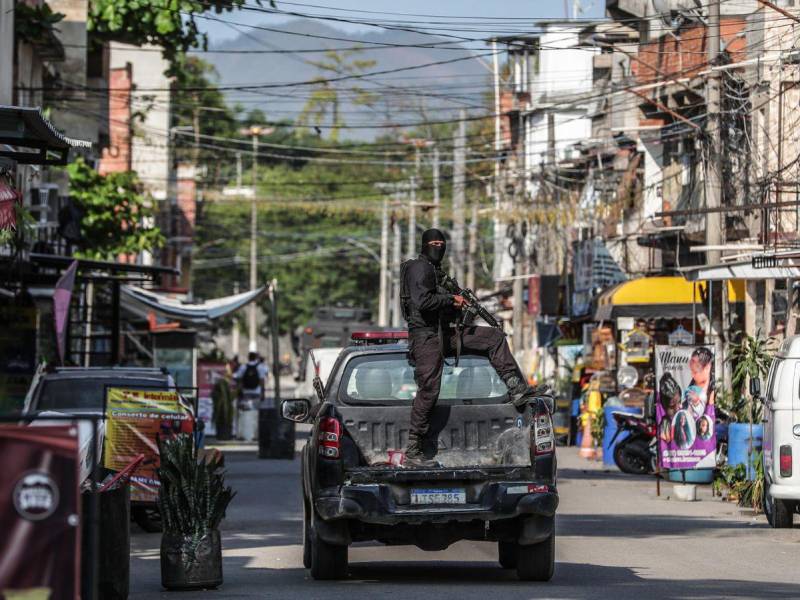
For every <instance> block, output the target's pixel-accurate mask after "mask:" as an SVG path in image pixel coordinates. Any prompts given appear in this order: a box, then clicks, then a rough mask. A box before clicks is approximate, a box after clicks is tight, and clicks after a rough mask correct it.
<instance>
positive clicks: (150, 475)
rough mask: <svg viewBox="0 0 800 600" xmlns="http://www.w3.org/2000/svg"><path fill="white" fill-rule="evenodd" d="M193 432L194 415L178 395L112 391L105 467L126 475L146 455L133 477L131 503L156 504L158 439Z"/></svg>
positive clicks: (108, 402) (108, 392) (108, 396)
mask: <svg viewBox="0 0 800 600" xmlns="http://www.w3.org/2000/svg"><path fill="white" fill-rule="evenodd" d="M192 430H193V427H192V417H191V413H190V412H189V410H188V409H187V408H186V407H184V405H183V404H182V402H181V399H180V396H179V394H178V392H177V391H174V390H133V389H123V388H108V389H107V390H106V435H105V444H104V461H103V466H105V467H106V468H107V469H111V470H112V471H122V470H123V469H124V468H125V467H127V466H128V465H129V464H130V463H131V461H133V460H135V459H136V457H138V456H139V455H140V454H144V457H145V458H144V461H143V462H142V466H141V467H139V468H138V469H137V470H136V473H135V474H134V475H133V476H132V477H131V500H133V501H139V502H155V501H156V500H158V491H159V488H160V487H161V484H160V482H159V479H158V467H159V465H160V460H159V453H158V438H159V437H161V438H163V437H165V436H170V435H174V434H176V433H191V432H192Z"/></svg>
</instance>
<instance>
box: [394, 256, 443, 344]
mask: <svg viewBox="0 0 800 600" xmlns="http://www.w3.org/2000/svg"><path fill="white" fill-rule="evenodd" d="M404 274H405V281H404V282H403V287H404V288H405V289H406V290H407V293H408V295H409V301H408V309H409V310H408V329H409V331H411V330H413V329H419V328H422V327H426V328H434V329H436V328H438V326H439V320H440V317H441V314H442V310H443V309H446V308H448V307H451V306H452V305H453V296H452V295H451V294H445V293H442V292H441V291H440V290H439V289H437V286H436V269H435V268H434V266H433V265H432V264H431V263H430V262H429V261H428V260H427V259H426V258H425V257H423V256H419V257H417V258H415V259H413V260H410V261H408V263H407V264H406V268H405V273H404Z"/></svg>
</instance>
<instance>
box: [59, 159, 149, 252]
mask: <svg viewBox="0 0 800 600" xmlns="http://www.w3.org/2000/svg"><path fill="white" fill-rule="evenodd" d="M67 173H68V175H69V185H70V198H71V199H72V201H73V202H74V203H75V205H76V207H77V208H78V210H79V212H80V213H81V221H80V232H81V238H82V241H81V243H80V244H79V251H78V252H77V253H76V254H78V255H79V256H85V257H89V258H99V259H113V258H116V257H117V256H119V255H120V254H135V253H138V252H143V251H148V250H153V249H155V248H157V247H159V246H161V245H162V244H163V242H164V237H163V236H162V235H161V231H160V230H159V229H158V227H155V226H153V225H151V223H152V222H153V220H154V217H155V214H154V212H153V209H152V208H151V204H150V201H149V199H148V198H146V197H145V196H144V195H143V194H142V192H141V185H140V183H139V179H138V177H137V175H136V173H134V172H133V171H127V172H124V173H109V174H108V175H100V173H98V172H97V171H95V170H94V169H93V168H92V167H90V166H89V165H88V164H87V163H86V161H84V160H83V158H78V159H77V160H76V161H75V162H73V163H70V164H69V165H68V166H67Z"/></svg>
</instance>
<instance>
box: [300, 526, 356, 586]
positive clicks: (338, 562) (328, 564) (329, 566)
mask: <svg viewBox="0 0 800 600" xmlns="http://www.w3.org/2000/svg"><path fill="white" fill-rule="evenodd" d="M309 537H310V538H311V540H310V541H311V577H312V578H313V579H317V580H320V579H344V578H345V577H347V546H338V545H335V544H328V543H327V542H325V541H323V540H322V539H320V537H319V536H318V535H317V533H316V531H314V529H313V528H311V531H310V534H309Z"/></svg>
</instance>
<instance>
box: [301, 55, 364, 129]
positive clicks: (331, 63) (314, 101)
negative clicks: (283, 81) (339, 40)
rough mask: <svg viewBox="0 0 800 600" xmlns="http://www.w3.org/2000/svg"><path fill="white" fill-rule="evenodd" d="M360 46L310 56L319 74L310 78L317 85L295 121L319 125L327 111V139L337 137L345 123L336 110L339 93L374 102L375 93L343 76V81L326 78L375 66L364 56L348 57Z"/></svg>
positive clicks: (354, 100)
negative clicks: (322, 55)
mask: <svg viewBox="0 0 800 600" xmlns="http://www.w3.org/2000/svg"><path fill="white" fill-rule="evenodd" d="M358 52H360V50H328V51H327V52H326V53H325V60H319V61H313V60H309V61H308V62H309V64H312V65H314V66H315V67H317V68H318V69H319V70H320V71H321V74H320V75H319V76H317V77H315V78H314V79H313V80H312V81H313V82H314V83H316V84H317V85H316V88H315V89H314V91H313V92H312V93H311V96H310V97H309V99H308V100H307V101H306V105H305V107H303V111H302V112H301V113H300V115H299V116H298V118H297V125H298V126H302V125H315V126H319V125H322V123H323V122H324V121H325V119H326V116H327V114H328V113H329V112H330V123H331V129H330V135H329V137H330V139H331V141H334V142H335V141H337V140H338V139H339V131H340V130H341V128H342V127H344V125H345V124H344V121H343V120H342V118H341V113H340V112H339V104H340V100H339V96H340V94H341V92H343V91H347V92H349V94H348V95H349V97H350V99H351V100H350V101H351V102H352V103H353V104H355V105H358V106H371V105H372V104H374V103H375V101H376V99H377V95H376V94H374V93H373V92H370V91H368V90H367V89H365V88H363V87H361V86H359V85H356V84H352V83H350V80H345V81H344V82H342V83H339V82H335V81H329V80H330V79H331V78H334V79H335V78H337V77H346V76H350V75H358V74H361V73H363V72H364V71H366V70H367V69H370V68H372V67H374V66H375V64H376V61H374V60H363V59H358V58H353V59H352V60H351V57H352V56H353V55H355V54H357V53H358Z"/></svg>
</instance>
